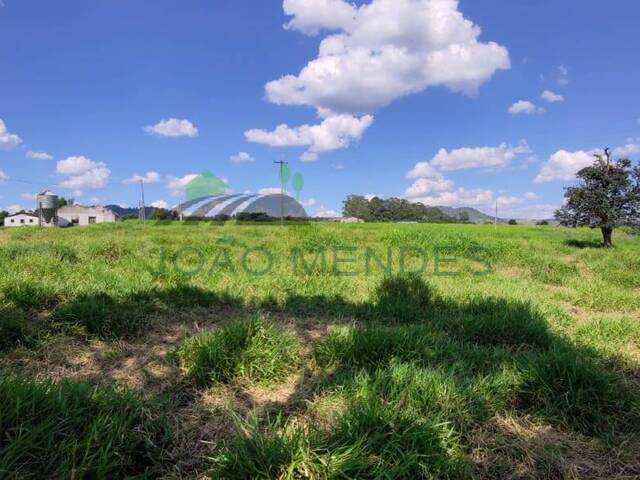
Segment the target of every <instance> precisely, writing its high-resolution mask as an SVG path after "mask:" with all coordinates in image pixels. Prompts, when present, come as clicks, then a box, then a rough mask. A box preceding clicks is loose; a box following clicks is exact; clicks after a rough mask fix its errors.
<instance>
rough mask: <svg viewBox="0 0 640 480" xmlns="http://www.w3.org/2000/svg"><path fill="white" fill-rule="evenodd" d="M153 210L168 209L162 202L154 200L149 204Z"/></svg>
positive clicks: (165, 203) (167, 205)
mask: <svg viewBox="0 0 640 480" xmlns="http://www.w3.org/2000/svg"><path fill="white" fill-rule="evenodd" d="M151 206H152V207H153V208H164V209H165V210H168V209H169V204H168V203H167V202H165V201H164V200H156V201H155V202H153V203H152V204H151Z"/></svg>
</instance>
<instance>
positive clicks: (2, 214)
mask: <svg viewBox="0 0 640 480" xmlns="http://www.w3.org/2000/svg"><path fill="white" fill-rule="evenodd" d="M8 216H9V212H7V211H5V210H2V211H1V212H0V225H4V219H5V218H7V217H8Z"/></svg>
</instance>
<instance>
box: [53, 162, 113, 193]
mask: <svg viewBox="0 0 640 480" xmlns="http://www.w3.org/2000/svg"><path fill="white" fill-rule="evenodd" d="M56 172H57V173H59V174H60V175H65V176H67V178H66V179H65V180H63V181H62V182H61V183H60V186H62V187H63V188H68V189H70V190H79V189H99V188H104V187H105V186H106V185H107V183H108V182H109V178H110V176H111V170H109V169H108V168H107V166H106V165H105V164H104V163H103V162H96V161H93V160H91V159H89V158H87V157H84V156H75V157H68V158H65V159H64V160H60V161H59V162H58V163H57V164H56Z"/></svg>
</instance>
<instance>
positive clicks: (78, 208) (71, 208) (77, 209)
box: [58, 205, 115, 215]
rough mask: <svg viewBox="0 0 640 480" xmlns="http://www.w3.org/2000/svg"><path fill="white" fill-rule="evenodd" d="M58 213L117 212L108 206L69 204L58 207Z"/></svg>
mask: <svg viewBox="0 0 640 480" xmlns="http://www.w3.org/2000/svg"><path fill="white" fill-rule="evenodd" d="M58 213H67V214H74V213H76V214H78V213H101V214H103V215H108V214H112V215H115V213H114V212H113V211H111V210H109V209H108V208H105V207H85V206H83V205H67V206H65V207H60V208H59V209H58Z"/></svg>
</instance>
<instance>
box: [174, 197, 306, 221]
mask: <svg viewBox="0 0 640 480" xmlns="http://www.w3.org/2000/svg"><path fill="white" fill-rule="evenodd" d="M282 204H283V206H284V216H285V217H293V218H306V217H307V212H306V211H305V209H304V207H303V206H302V205H301V204H300V202H298V201H297V200H296V199H294V198H292V197H290V196H288V195H284V199H282V195H280V194H267V195H260V194H240V193H236V194H233V195H212V196H208V197H202V198H197V199H194V200H190V201H188V202H185V203H183V204H181V205H178V207H177V210H178V211H179V212H182V214H183V215H184V216H185V217H203V218H214V217H217V216H219V215H228V216H230V217H233V216H236V215H238V214H240V213H264V214H266V215H269V216H270V217H274V218H278V217H280V211H281V208H282V207H281V205H282Z"/></svg>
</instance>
